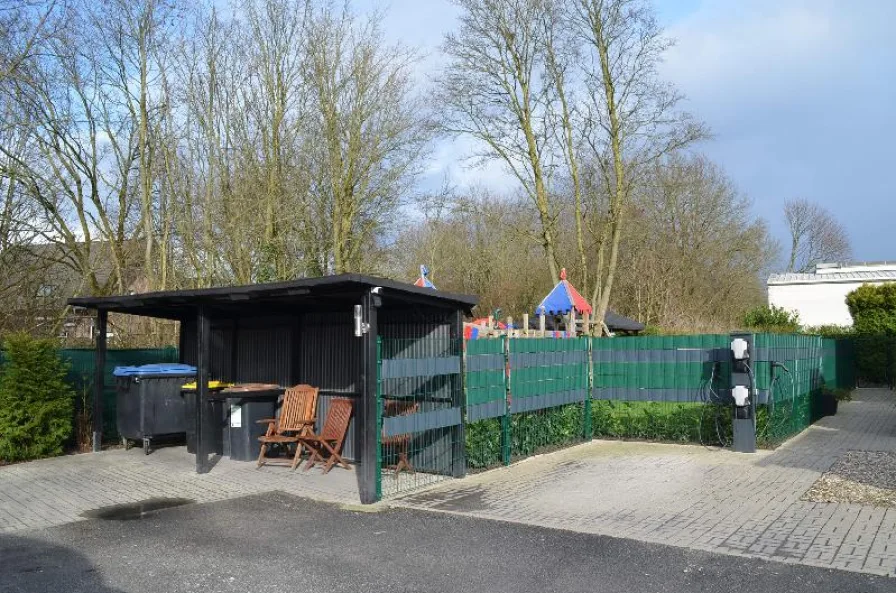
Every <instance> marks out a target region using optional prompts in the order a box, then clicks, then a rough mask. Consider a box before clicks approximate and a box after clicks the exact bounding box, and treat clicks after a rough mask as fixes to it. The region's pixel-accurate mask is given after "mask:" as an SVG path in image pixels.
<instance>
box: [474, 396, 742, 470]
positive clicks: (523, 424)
mask: <svg viewBox="0 0 896 593" xmlns="http://www.w3.org/2000/svg"><path fill="white" fill-rule="evenodd" d="M591 404H592V408H591V422H592V428H593V433H594V438H611V439H639V440H647V441H662V442H674V443H702V444H705V445H722V444H726V443H727V442H730V440H731V408H730V406H715V405H706V404H702V403H661V402H620V401H593V402H592V403H591ZM583 411H584V405H583V404H569V405H566V406H558V407H556V408H549V409H547V410H539V411H538V412H528V413H525V414H514V415H512V416H511V421H510V442H511V456H512V457H513V458H517V457H526V456H529V455H533V454H536V453H541V452H544V451H547V450H551V449H553V448H556V447H560V446H563V445H567V444H570V443H574V442H577V441H580V440H582V439H583V435H584V429H585V427H584V416H583ZM466 439H467V441H466V447H467V465H468V466H469V467H470V468H476V469H479V468H486V467H492V466H495V465H499V464H501V462H502V457H501V419H500V418H491V419H488V420H479V421H477V422H471V423H469V424H467V426H466Z"/></svg>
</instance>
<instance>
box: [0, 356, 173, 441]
mask: <svg viewBox="0 0 896 593" xmlns="http://www.w3.org/2000/svg"><path fill="white" fill-rule="evenodd" d="M94 356H95V352H94V350H93V349H92V348H90V349H80V348H78V349H64V350H60V351H59V358H61V359H62V360H63V361H65V362H66V364H68V366H69V369H68V375H67V381H68V382H69V384H70V385H71V386H72V388H73V389H74V390H75V413H76V414H80V412H81V411H82V410H85V409H86V410H90V409H92V406H93V383H94V381H93V374H94V360H95V359H94ZM178 360H179V358H178V352H177V348H174V347H168V348H141V349H121V350H107V351H106V365H105V379H104V389H103V438H104V439H107V440H110V439H117V438H118V430H117V427H116V422H115V412H116V406H115V378H114V377H113V376H112V371H114V370H115V367H117V366H136V365H143V364H155V363H164V362H178ZM4 361H5V356H4V353H3V352H2V351H0V365H2V364H3V362H4ZM76 428H77V427H76Z"/></svg>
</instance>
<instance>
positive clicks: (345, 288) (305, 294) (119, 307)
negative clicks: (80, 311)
mask: <svg viewBox="0 0 896 593" xmlns="http://www.w3.org/2000/svg"><path fill="white" fill-rule="evenodd" d="M374 287H380V288H381V289H382V294H383V297H384V298H385V299H387V300H395V301H401V302H417V303H424V304H429V305H434V306H442V307H449V308H456V309H462V310H465V311H469V310H470V309H471V308H472V307H473V306H474V305H476V304H477V303H478V302H479V298H478V297H476V296H472V295H466V294H455V293H450V292H440V291H434V290H432V289H430V288H420V287H417V286H414V285H413V284H408V283H405V282H396V281H394V280H388V279H386V278H376V277H373V276H364V275H361V274H339V275H336V276H324V277H321V278H302V279H299V280H289V281H286V282H273V283H268V284H250V285H246V286H223V287H217V288H199V289H190V290H170V291H162V292H148V293H143V294H131V295H122V296H109V297H75V298H71V299H69V301H68V303H69V304H70V305H73V306H76V307H86V308H88V309H103V310H106V311H113V312H116V313H127V314H131V315H144V316H149V317H162V318H169V319H180V318H185V317H187V316H190V315H192V314H194V313H195V310H196V307H198V306H200V305H204V306H209V307H213V308H216V309H230V310H238V309H240V308H241V307H244V306H245V305H246V304H247V303H252V305H253V306H255V307H262V308H264V309H265V310H267V311H268V312H271V313H277V312H284V311H291V312H296V311H301V310H302V308H303V307H312V306H335V305H336V304H342V303H343V301H344V302H345V303H350V302H356V300H357V297H358V295H360V293H362V292H363V291H366V290H370V289H371V288H374Z"/></svg>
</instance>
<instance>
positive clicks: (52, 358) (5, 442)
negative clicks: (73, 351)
mask: <svg viewBox="0 0 896 593" xmlns="http://www.w3.org/2000/svg"><path fill="white" fill-rule="evenodd" d="M4 348H5V350H6V352H5V357H4V358H5V362H4V364H3V367H2V369H0V461H6V462H12V461H24V460H27V459H36V458H39V457H48V456H51V455H60V454H61V453H62V452H63V446H64V445H65V443H66V441H68V439H69V438H70V437H71V435H72V421H73V417H74V408H73V400H74V391H73V390H72V388H71V386H69V384H68V383H66V380H65V379H66V372H67V370H68V369H67V367H66V365H65V363H63V362H62V361H61V360H60V359H59V355H58V353H57V349H56V345H55V344H54V343H53V342H52V341H50V340H38V339H34V338H32V337H30V336H28V335H27V334H13V335H11V336H8V337H7V339H6V341H5V342H4Z"/></svg>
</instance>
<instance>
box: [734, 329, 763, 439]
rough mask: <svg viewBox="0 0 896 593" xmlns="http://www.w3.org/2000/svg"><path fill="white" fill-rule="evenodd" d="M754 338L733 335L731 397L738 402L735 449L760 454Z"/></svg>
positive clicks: (736, 404) (746, 335) (735, 403)
mask: <svg viewBox="0 0 896 593" xmlns="http://www.w3.org/2000/svg"><path fill="white" fill-rule="evenodd" d="M753 342H754V340H753V334H731V396H732V398H733V399H734V418H733V419H732V426H733V429H734V435H733V436H734V438H733V442H732V448H733V449H734V451H736V452H738V453H755V452H756V404H757V403H758V402H757V401H756V400H757V393H758V392H757V390H756V375H755V373H754V371H753V360H752V358H753V353H754V350H753Z"/></svg>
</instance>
